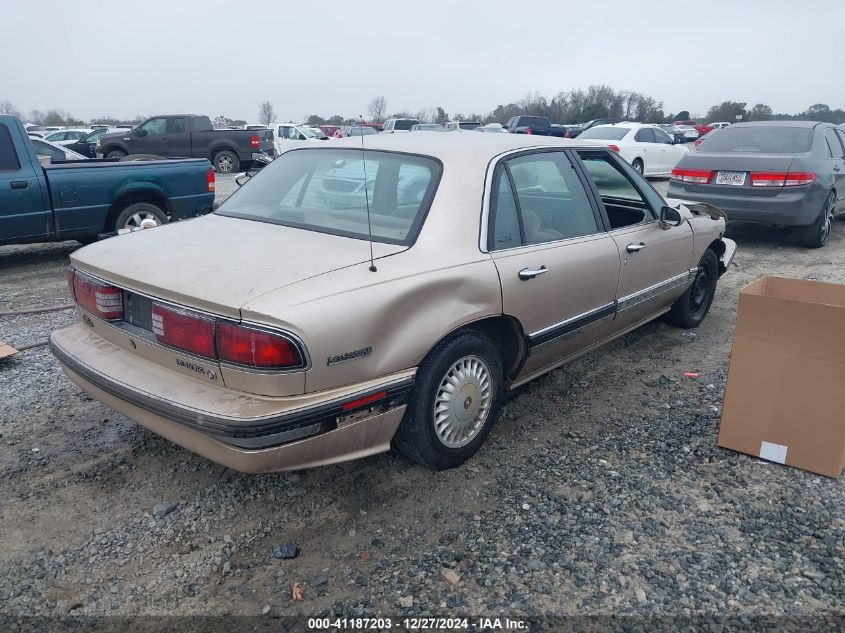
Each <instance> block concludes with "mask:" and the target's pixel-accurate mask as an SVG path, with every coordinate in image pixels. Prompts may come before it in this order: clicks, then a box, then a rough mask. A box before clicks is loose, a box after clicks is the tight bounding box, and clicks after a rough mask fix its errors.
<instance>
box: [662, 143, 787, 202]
mask: <svg viewBox="0 0 845 633" xmlns="http://www.w3.org/2000/svg"><path fill="white" fill-rule="evenodd" d="M794 160H795V156H794V154H758V153H756V152H724V153H709V152H702V151H695V152H690V153H688V154H685V155H684V157H683V159H682V160H681V162H680V163H679V164H678V166H677V167H676V169H680V170H695V171H701V172H705V171H707V172H713V175H712V177H711V179H710V182H709V183H707V184H697V183H689V182H678V181H675V182H676V184H678V185H681V186H682V187H684V188H685V190H686V191H688V192H699V191H700V192H708V193H720V194H725V195H731V196H759V197H766V196H775V195H777V194H778V193H779V192H780V191H781V190H782V189H783V187H754V186H752V184H751V176H750V174H751V172H764V173H766V172H769V173H783V172H788V171H789V169H790V167H791V166H792V163H793V162H794ZM720 173H721V174H722V175H721V176H720ZM729 183H734V184H729Z"/></svg>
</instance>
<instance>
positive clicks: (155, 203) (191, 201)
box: [0, 115, 214, 244]
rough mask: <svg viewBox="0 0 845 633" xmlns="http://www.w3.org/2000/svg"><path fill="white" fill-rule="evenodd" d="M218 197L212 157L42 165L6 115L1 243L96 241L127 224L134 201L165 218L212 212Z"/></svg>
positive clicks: (0, 174) (0, 150)
mask: <svg viewBox="0 0 845 633" xmlns="http://www.w3.org/2000/svg"><path fill="white" fill-rule="evenodd" d="M213 202H214V172H213V170H212V168H211V165H210V164H209V162H208V161H207V160H203V159H183V160H157V161H137V162H136V161H127V162H116V161H104V160H96V159H94V160H79V161H66V162H60V163H55V164H50V165H48V166H42V165H41V164H40V163H39V161H38V157H37V155H36V153H35V148H34V147H33V146H32V143H31V142H30V141H29V138H28V137H27V136H26V132H25V131H24V128H23V125H22V124H21V123H20V121H18V120H17V119H16V118H15V117H12V116H9V115H0V244H21V243H29V242H46V241H55V240H68V239H77V240H80V241H82V242H87V241H93V240H95V239H96V238H97V236H98V235H100V234H103V233H112V232H115V231H117V230H118V229H121V228H127V227H128V226H129V225H128V224H126V222H129V221H131V220H127V219H126V218H127V216H126V210H127V209H129V208H130V207H131V208H132V209H133V213H132V214H130V215H136V217H142V216H143V217H154V218H156V219H157V220H158V222H157V223H162V222H167V221H172V220H178V219H182V218H187V217H191V216H195V215H200V214H202V213H206V212H208V211H210V210H211V208H212V204H213ZM135 210H137V214H136V213H135V212H134V211H135Z"/></svg>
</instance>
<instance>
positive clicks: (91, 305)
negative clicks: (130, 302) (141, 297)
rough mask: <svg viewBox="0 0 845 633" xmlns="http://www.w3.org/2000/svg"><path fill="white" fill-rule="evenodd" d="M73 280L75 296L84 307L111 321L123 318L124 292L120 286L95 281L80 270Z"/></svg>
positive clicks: (69, 275) (69, 278)
mask: <svg viewBox="0 0 845 633" xmlns="http://www.w3.org/2000/svg"><path fill="white" fill-rule="evenodd" d="M70 281H71V274H70V273H69V274H68V282H70ZM72 281H73V296H74V298H75V299H76V303H78V304H79V306H80V307H81V308H82V309H84V310H87V311H88V312H90V313H91V314H93V315H94V316H98V317H100V318H101V319H107V320H109V321H111V320H114V319H122V318H123V293H122V292H121V290H120V288H117V287H115V286H110V285H108V284H104V283H101V282H99V281H95V280H94V279H93V278H92V277H89V276H88V275H85V274H83V273H80V272H78V271H77V272H75V273H74V274H73V276H72Z"/></svg>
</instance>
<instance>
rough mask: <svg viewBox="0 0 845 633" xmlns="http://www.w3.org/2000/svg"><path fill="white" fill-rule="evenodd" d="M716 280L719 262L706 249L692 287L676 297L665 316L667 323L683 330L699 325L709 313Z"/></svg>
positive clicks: (714, 254) (712, 253)
mask: <svg viewBox="0 0 845 633" xmlns="http://www.w3.org/2000/svg"><path fill="white" fill-rule="evenodd" d="M718 280H719V260H718V259H717V258H716V253H714V252H713V251H712V250H710V249H707V251H706V252H705V253H704V255H703V256H702V258H701V261H700V262H698V271H697V272H696V275H695V279H694V280H693V282H692V285H691V286H690V287H689V288H687V289H686V292H684V294H682V295H681V296H680V297H678V300H677V301H675V303H674V304H673V305H672V309H671V310H670V311H669V313H668V314H667V315H666V321H667V323H670V324H671V325H674V326H676V327H682V328H685V329H690V328H695V327H698V326H699V325H701V322H702V321H704V317H706V316H707V313H708V312H709V311H710V306H711V305H712V303H713V297H714V296H715V295H716V282H717V281H718Z"/></svg>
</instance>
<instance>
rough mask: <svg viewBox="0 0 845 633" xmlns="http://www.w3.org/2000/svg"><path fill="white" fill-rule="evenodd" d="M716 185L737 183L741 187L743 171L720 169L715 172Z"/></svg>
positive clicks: (743, 177)
mask: <svg viewBox="0 0 845 633" xmlns="http://www.w3.org/2000/svg"><path fill="white" fill-rule="evenodd" d="M716 184H717V185H737V186H738V187H741V186H742V185H744V184H745V172H744V171H720V172H718V173H717V174H716Z"/></svg>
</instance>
